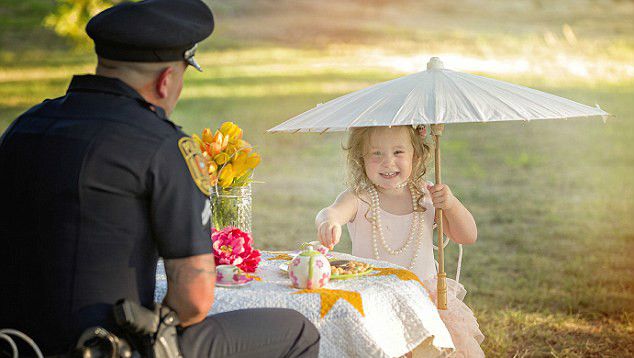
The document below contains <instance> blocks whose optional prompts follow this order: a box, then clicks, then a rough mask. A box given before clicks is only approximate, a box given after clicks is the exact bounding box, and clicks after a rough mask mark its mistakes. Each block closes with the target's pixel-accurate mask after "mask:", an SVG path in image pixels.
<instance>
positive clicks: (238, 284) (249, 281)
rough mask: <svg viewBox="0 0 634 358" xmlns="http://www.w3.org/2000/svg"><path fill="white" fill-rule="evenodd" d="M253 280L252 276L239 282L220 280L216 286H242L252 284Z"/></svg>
mask: <svg viewBox="0 0 634 358" xmlns="http://www.w3.org/2000/svg"><path fill="white" fill-rule="evenodd" d="M251 281H253V279H252V278H249V279H247V280H246V281H244V282H238V283H219V282H216V286H218V287H225V288H234V287H242V286H246V285H248V284H250V283H251Z"/></svg>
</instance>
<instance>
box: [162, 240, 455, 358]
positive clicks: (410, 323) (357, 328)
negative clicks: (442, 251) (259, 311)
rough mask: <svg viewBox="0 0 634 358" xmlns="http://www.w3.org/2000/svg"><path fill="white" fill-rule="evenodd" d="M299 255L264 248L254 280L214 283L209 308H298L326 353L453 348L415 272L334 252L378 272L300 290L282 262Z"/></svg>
mask: <svg viewBox="0 0 634 358" xmlns="http://www.w3.org/2000/svg"><path fill="white" fill-rule="evenodd" d="M294 254H295V253H294V252H290V251H275V252H266V251H263V252H262V261H261V262H260V265H259V266H258V269H257V271H256V272H255V273H254V274H253V276H254V278H255V279H254V280H253V281H251V282H250V283H249V284H247V285H245V286H241V287H236V288H222V287H216V292H215V301H214V304H213V307H212V309H211V311H210V312H209V314H210V315H212V314H215V313H221V312H227V311H234V310H238V309H245V308H262V307H280V308H290V309H294V310H297V311H299V312H300V313H302V314H303V315H304V316H306V317H307V318H308V319H309V320H310V321H311V322H312V323H313V324H314V325H315V326H316V327H317V329H319V332H320V334H321V341H320V353H319V356H320V357H398V356H401V355H404V354H405V353H407V352H409V351H412V350H413V349H414V348H416V347H418V346H425V347H424V348H421V347H419V349H417V352H423V351H424V352H425V354H424V355H425V356H446V355H447V354H449V353H451V352H452V351H453V349H454V346H453V343H452V341H451V336H450V335H449V332H448V331H447V329H446V327H445V325H444V324H443V322H442V321H441V319H440V316H439V315H438V311H437V309H436V306H435V304H434V303H433V302H432V300H431V299H430V296H429V293H428V292H427V289H426V288H425V287H424V286H423V284H422V283H421V282H420V281H419V279H418V278H417V277H416V275H414V274H413V273H412V272H411V271H408V270H406V269H404V268H402V267H400V266H397V265H393V264H390V263H387V262H385V261H377V260H370V259H365V258H359V257H354V256H352V255H348V254H343V253H338V252H333V253H332V254H333V255H334V258H335V259H344V260H355V261H362V262H367V263H369V264H371V265H372V266H374V267H375V270H374V271H373V272H372V273H370V274H367V275H364V276H359V277H357V278H354V279H347V280H331V281H330V283H328V285H326V286H325V287H323V288H321V289H316V290H302V289H297V288H293V287H292V286H291V281H290V279H289V278H288V274H287V272H285V271H283V269H282V268H281V267H282V266H283V265H284V264H285V263H286V262H287V261H288V260H290V259H291V257H292V256H293V255H294ZM156 281H157V283H156V293H155V298H156V300H157V301H159V302H160V301H161V300H162V299H163V297H164V296H165V293H166V292H167V281H166V276H165V270H164V268H163V265H162V263H159V267H158V270H157V277H156ZM421 343H424V344H422V345H421ZM416 356H417V354H416Z"/></svg>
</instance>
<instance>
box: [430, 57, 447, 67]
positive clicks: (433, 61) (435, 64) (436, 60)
mask: <svg viewBox="0 0 634 358" xmlns="http://www.w3.org/2000/svg"><path fill="white" fill-rule="evenodd" d="M443 68H445V65H444V64H443V63H442V61H441V60H440V57H432V58H430V59H429V62H427V69H428V70H437V69H443Z"/></svg>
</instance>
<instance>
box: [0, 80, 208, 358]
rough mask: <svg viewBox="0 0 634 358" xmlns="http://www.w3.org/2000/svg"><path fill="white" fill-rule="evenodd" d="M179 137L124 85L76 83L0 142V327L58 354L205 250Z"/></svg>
mask: <svg viewBox="0 0 634 358" xmlns="http://www.w3.org/2000/svg"><path fill="white" fill-rule="evenodd" d="M185 136H186V135H185V134H184V133H183V132H182V131H181V130H180V129H179V128H178V127H177V126H175V125H174V124H173V123H172V122H170V121H169V120H168V119H167V118H166V117H165V114H164V112H163V110H162V109H161V108H159V107H154V106H152V105H150V104H149V103H147V102H146V101H145V100H143V98H142V97H141V96H140V95H139V94H138V93H137V92H136V91H135V90H134V89H132V88H131V87H129V86H128V85H126V84H125V83H124V82H122V81H120V80H118V79H114V78H107V77H101V76H95V75H83V76H75V77H74V78H73V80H72V82H71V84H70V87H69V88H68V91H67V93H66V95H65V96H63V97H60V98H57V99H53V100H46V101H44V102H43V103H41V104H40V105H37V106H35V107H33V108H32V109H30V110H29V111H27V112H26V113H24V114H23V115H21V116H20V117H19V118H18V119H16V120H15V121H14V122H13V123H12V124H11V126H10V127H9V128H8V129H7V131H6V132H5V133H4V134H3V136H2V139H0V206H1V208H2V214H1V215H0V283H1V284H0V328H7V327H10V328H16V329H19V330H21V331H23V332H25V333H27V334H28V335H30V336H31V337H32V338H34V339H35V341H36V342H37V343H38V344H39V345H40V347H42V348H43V352H44V354H57V353H60V352H65V351H67V350H68V348H69V347H70V346H72V345H74V343H75V340H76V339H77V338H78V335H79V334H81V332H82V331H83V330H84V329H85V328H87V327H90V326H96V325H101V326H104V327H106V328H110V329H111V328H113V320H112V317H111V310H112V305H113V303H115V302H116V301H117V300H118V299H120V298H124V297H125V298H129V299H132V300H135V301H137V302H140V303H141V304H143V305H145V306H147V307H149V306H151V304H152V302H153V300H154V289H155V274H156V263H157V259H158V257H159V256H161V257H163V258H166V259H171V258H182V257H187V256H193V255H199V254H208V253H211V240H210V238H209V235H210V232H209V225H208V201H207V196H206V195H205V194H204V193H203V191H204V190H203V189H201V188H200V185H197V184H196V183H195V181H194V179H193V176H192V168H191V167H190V166H188V162H187V161H186V160H185V153H183V151H182V148H181V147H179V140H180V141H183V139H182V138H183V137H185Z"/></svg>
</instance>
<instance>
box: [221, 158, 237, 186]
mask: <svg viewBox="0 0 634 358" xmlns="http://www.w3.org/2000/svg"><path fill="white" fill-rule="evenodd" d="M233 178H234V175H233V167H232V166H231V163H229V164H227V165H225V166H224V167H222V169H220V172H219V173H218V184H220V186H221V187H223V188H226V187H228V186H229V185H231V183H232V182H233Z"/></svg>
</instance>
